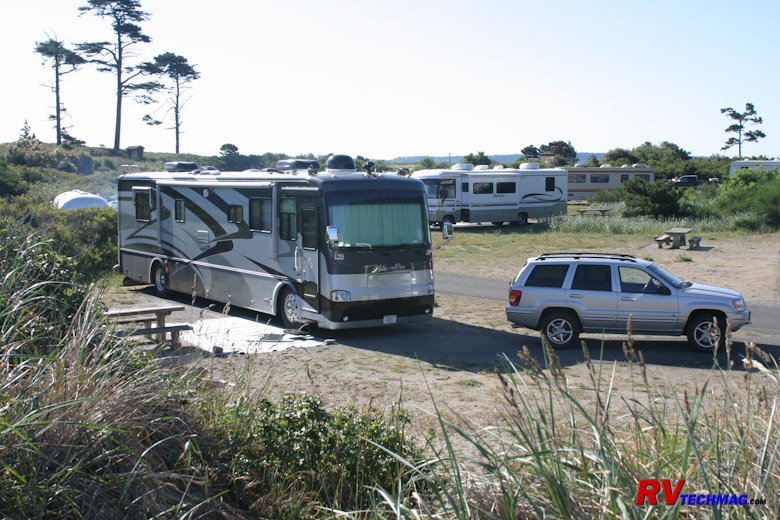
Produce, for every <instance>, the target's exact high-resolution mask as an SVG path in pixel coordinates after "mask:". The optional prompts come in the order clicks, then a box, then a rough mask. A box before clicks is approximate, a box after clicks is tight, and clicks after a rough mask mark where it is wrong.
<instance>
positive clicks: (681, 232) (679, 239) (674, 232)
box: [666, 228, 693, 249]
mask: <svg viewBox="0 0 780 520" xmlns="http://www.w3.org/2000/svg"><path fill="white" fill-rule="evenodd" d="M691 231H693V228H672V229H670V230H668V231H667V232H666V234H667V235H669V236H670V237H672V249H679V248H680V246H684V245H685V235H686V234H688V233H690V232H691Z"/></svg>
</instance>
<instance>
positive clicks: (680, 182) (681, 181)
mask: <svg viewBox="0 0 780 520" xmlns="http://www.w3.org/2000/svg"><path fill="white" fill-rule="evenodd" d="M699 184H702V181H700V180H699V178H698V177H697V176H695V175H683V176H682V177H677V178H676V179H675V180H674V187H675V188H692V187H694V186H698V185H699Z"/></svg>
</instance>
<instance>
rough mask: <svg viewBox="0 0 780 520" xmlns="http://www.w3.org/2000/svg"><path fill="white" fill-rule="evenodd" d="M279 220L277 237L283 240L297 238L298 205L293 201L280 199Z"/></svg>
mask: <svg viewBox="0 0 780 520" xmlns="http://www.w3.org/2000/svg"><path fill="white" fill-rule="evenodd" d="M281 211H282V213H281V215H280V218H279V237H280V238H282V239H283V240H296V239H297V238H298V203H297V202H296V201H295V200H294V199H282V207H281Z"/></svg>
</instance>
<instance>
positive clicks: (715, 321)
mask: <svg viewBox="0 0 780 520" xmlns="http://www.w3.org/2000/svg"><path fill="white" fill-rule="evenodd" d="M688 341H690V342H691V344H693V345H694V346H695V347H696V348H698V349H699V350H704V351H706V352H711V351H712V350H713V349H714V348H716V347H717V348H722V347H724V346H725V345H726V323H725V320H724V319H723V318H721V317H720V316H718V317H716V316H715V315H713V314H702V315H700V316H697V317H696V318H694V319H693V321H692V322H691V324H690V326H689V327H688Z"/></svg>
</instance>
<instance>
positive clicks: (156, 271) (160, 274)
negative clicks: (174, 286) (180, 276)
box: [152, 262, 168, 298]
mask: <svg viewBox="0 0 780 520" xmlns="http://www.w3.org/2000/svg"><path fill="white" fill-rule="evenodd" d="M152 285H153V286H154V294H156V295H157V296H158V297H160V298H165V297H167V296H168V275H167V274H165V269H164V268H163V266H162V264H161V263H159V262H156V263H155V264H154V267H152Z"/></svg>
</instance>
